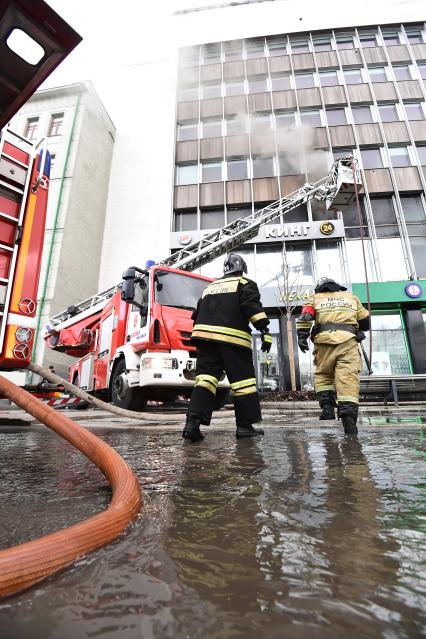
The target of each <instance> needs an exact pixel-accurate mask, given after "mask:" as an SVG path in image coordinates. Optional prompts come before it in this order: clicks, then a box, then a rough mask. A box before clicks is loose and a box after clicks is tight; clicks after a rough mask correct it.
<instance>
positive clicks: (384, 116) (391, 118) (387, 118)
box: [379, 104, 399, 122]
mask: <svg viewBox="0 0 426 639" xmlns="http://www.w3.org/2000/svg"><path fill="white" fill-rule="evenodd" d="M379 113H380V119H381V120H382V122H397V121H398V120H399V114H398V109H397V108H396V104H379Z"/></svg>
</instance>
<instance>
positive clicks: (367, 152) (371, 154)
mask: <svg viewBox="0 0 426 639" xmlns="http://www.w3.org/2000/svg"><path fill="white" fill-rule="evenodd" d="M361 159H362V166H363V168H364V169H378V168H382V167H383V160H382V154H381V153H380V149H378V148H376V149H361Z"/></svg>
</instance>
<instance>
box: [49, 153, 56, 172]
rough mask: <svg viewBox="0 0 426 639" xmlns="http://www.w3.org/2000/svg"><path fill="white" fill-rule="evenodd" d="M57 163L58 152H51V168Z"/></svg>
mask: <svg viewBox="0 0 426 639" xmlns="http://www.w3.org/2000/svg"><path fill="white" fill-rule="evenodd" d="M55 163H56V153H51V154H50V168H51V169H53V167H54V166H55Z"/></svg>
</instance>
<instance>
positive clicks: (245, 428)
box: [235, 424, 265, 439]
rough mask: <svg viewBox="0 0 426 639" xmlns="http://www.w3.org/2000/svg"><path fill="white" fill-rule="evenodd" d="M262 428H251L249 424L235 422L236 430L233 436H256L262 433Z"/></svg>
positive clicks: (263, 432)
mask: <svg viewBox="0 0 426 639" xmlns="http://www.w3.org/2000/svg"><path fill="white" fill-rule="evenodd" d="M264 434H265V431H264V430H263V428H253V426H252V425H251V424H237V432H236V433H235V436H236V437H237V439H239V438H240V437H256V436H257V435H264Z"/></svg>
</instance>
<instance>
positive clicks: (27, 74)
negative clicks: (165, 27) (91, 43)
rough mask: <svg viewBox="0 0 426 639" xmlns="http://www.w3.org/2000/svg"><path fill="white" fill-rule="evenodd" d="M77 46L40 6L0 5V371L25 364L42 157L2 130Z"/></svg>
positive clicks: (42, 146)
mask: <svg viewBox="0 0 426 639" xmlns="http://www.w3.org/2000/svg"><path fill="white" fill-rule="evenodd" d="M80 40H81V38H80V36H79V35H78V34H76V33H75V31H73V29H71V27H69V25H68V24H66V22H64V20H62V18H60V17H59V16H58V15H57V14H56V13H55V12H54V11H53V10H52V9H51V8H50V7H49V6H48V5H47V4H46V3H45V2H42V1H41V0H0V368H1V370H16V369H22V368H26V367H27V366H28V363H29V362H30V359H31V354H32V346H33V337H34V328H35V315H36V301H37V287H38V281H39V275H40V267H41V257H42V248H43V238H44V229H45V221H46V209H47V194H48V189H49V174H50V156H49V153H48V152H47V149H46V143H45V140H42V141H40V142H34V141H32V140H27V139H25V138H23V137H22V136H20V135H17V134H16V133H12V132H11V131H10V130H8V129H7V128H6V125H7V123H8V122H9V120H10V118H11V117H12V116H13V115H14V114H15V113H16V112H17V111H18V109H19V107H20V106H22V104H23V103H24V102H25V100H27V99H28V98H29V97H30V96H31V94H32V93H33V92H34V91H35V90H36V89H37V87H38V86H39V85H40V84H41V83H42V82H43V81H44V80H45V79H46V78H47V76H48V75H49V74H50V73H51V72H52V71H53V69H55V67H57V66H58V64H59V63H60V62H61V61H62V60H63V59H64V58H65V57H66V56H67V55H68V53H69V52H70V51H71V50H72V49H73V48H74V47H75V46H76V45H77V44H78V42H80Z"/></svg>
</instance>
